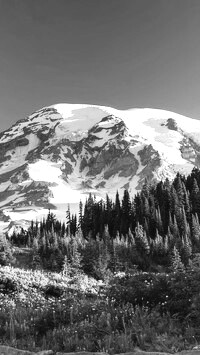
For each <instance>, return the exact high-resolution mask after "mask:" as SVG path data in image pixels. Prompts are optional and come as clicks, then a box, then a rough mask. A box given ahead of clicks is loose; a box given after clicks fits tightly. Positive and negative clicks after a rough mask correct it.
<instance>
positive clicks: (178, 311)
mask: <svg viewBox="0 0 200 355" xmlns="http://www.w3.org/2000/svg"><path fill="white" fill-rule="evenodd" d="M0 264H1V269H0V301H1V302H0V304H1V306H0V334H1V338H2V342H3V343H6V344H7V343H8V344H11V345H14V346H18V347H21V348H24V349H29V350H37V349H53V350H55V351H61V350H65V351H78V350H88V351H107V352H108V353H113V352H114V353H120V352H125V351H131V350H134V349H135V347H139V348H140V349H142V350H150V351H165V352H171V353H174V352H177V351H180V350H184V349H191V348H192V347H194V346H195V345H197V344H198V343H199V342H200V282H199V280H200V170H198V169H197V168H195V169H193V170H192V172H191V174H190V175H188V176H183V175H181V174H179V173H178V174H177V175H176V177H175V179H174V180H173V181H171V182H170V181H169V180H167V179H166V180H165V181H160V182H157V183H148V181H147V180H146V181H145V183H144V185H143V187H142V190H141V191H140V192H138V193H137V194H136V195H135V196H130V194H129V192H128V191H127V190H124V193H123V196H122V198H120V197H119V193H118V192H116V197H115V199H114V200H112V199H111V198H110V197H109V195H107V196H106V198H105V200H100V201H98V200H97V199H96V197H95V196H92V195H91V194H90V195H89V197H88V199H87V200H86V203H85V204H84V205H83V204H82V202H80V205H79V214H78V215H73V214H71V212H70V208H69V209H68V211H66V222H65V223H62V222H60V221H58V220H57V219H56V217H55V215H54V214H53V213H52V212H51V211H50V210H49V213H48V215H47V217H46V218H45V219H43V220H42V221H32V222H31V225H30V227H29V228H28V230H23V229H21V231H20V232H19V233H13V234H12V235H11V236H6V237H2V238H1V240H0ZM24 334H26V338H24Z"/></svg>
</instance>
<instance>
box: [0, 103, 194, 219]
mask: <svg viewBox="0 0 200 355" xmlns="http://www.w3.org/2000/svg"><path fill="white" fill-rule="evenodd" d="M194 166H200V121H198V120H193V119H191V118H188V117H185V116H182V115H179V114H176V113H174V112H171V111H165V110H161V109H151V108H136V109H129V110H117V109H115V108H112V107H106V106H97V105H88V104H76V105H74V104H64V103H61V104H56V105H52V106H49V107H43V108H42V109H40V110H38V111H36V112H34V113H32V114H31V115H30V116H28V117H27V118H25V119H23V120H20V121H18V122H16V124H14V125H13V126H12V127H11V128H10V129H8V130H6V131H5V132H3V133H1V134H0V168H1V169H0V207H1V208H2V210H6V211H7V212H5V213H7V215H9V216H11V215H13V214H14V212H13V211H11V212H9V209H10V208H11V209H12V208H14V209H20V208H22V206H23V208H24V209H26V210H27V209H29V210H33V209H35V211H38V209H39V208H46V207H49V206H51V207H52V206H57V207H59V206H58V205H59V203H64V202H65V201H66V204H67V203H68V202H69V203H72V202H76V203H77V202H78V201H79V200H80V199H82V200H83V201H84V198H85V196H87V195H88V193H89V192H92V193H95V194H96V195H97V196H99V198H101V197H105V195H106V193H108V194H110V195H111V196H114V195H115V193H116V190H118V191H119V193H123V189H124V188H127V189H129V191H130V192H131V193H132V194H134V193H135V192H136V191H137V190H138V189H140V188H141V186H142V184H143V182H144V179H145V178H148V179H149V180H157V179H160V178H162V179H164V178H166V177H168V178H173V177H174V175H175V174H176V172H177V171H180V172H181V173H184V174H187V173H189V172H190V171H191V170H192V168H193V167H194ZM15 215H16V214H15ZM13 218H14V217H13Z"/></svg>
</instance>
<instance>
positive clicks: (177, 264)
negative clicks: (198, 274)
mask: <svg viewBox="0 0 200 355" xmlns="http://www.w3.org/2000/svg"><path fill="white" fill-rule="evenodd" d="M171 270H172V271H183V270H184V265H183V263H182V261H181V257H180V254H179V251H178V249H177V248H176V246H174V248H173V251H172V255H171Z"/></svg>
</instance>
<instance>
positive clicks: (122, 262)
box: [11, 168, 200, 277]
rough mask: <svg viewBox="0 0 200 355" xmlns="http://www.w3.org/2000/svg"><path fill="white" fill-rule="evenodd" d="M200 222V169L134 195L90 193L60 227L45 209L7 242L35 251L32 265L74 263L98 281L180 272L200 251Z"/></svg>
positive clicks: (52, 266)
mask: <svg viewBox="0 0 200 355" xmlns="http://www.w3.org/2000/svg"><path fill="white" fill-rule="evenodd" d="M199 220H200V170H199V169H197V168H194V169H193V170H192V172H191V174H190V175H188V176H187V177H186V176H184V175H181V174H180V173H178V174H177V175H176V177H175V178H174V180H173V181H172V182H170V181H169V180H168V179H166V180H165V181H160V182H158V183H149V182H148V181H145V183H144V185H143V187H142V190H141V191H140V192H138V193H137V194H136V195H135V196H134V197H131V196H130V194H129V192H128V190H124V193H123V197H122V198H121V199H120V197H119V193H118V192H116V196H115V199H114V201H113V200H112V199H111V198H110V197H109V196H108V195H107V196H106V199H105V200H100V201H97V200H96V198H95V196H92V194H90V195H89V197H88V199H87V200H86V203H85V205H84V206H83V204H82V202H80V205H79V215H78V216H77V215H74V214H71V213H70V209H69V210H68V211H67V218H66V223H61V222H60V221H58V220H57V219H56V217H55V216H54V214H53V213H51V211H49V214H48V216H47V218H45V219H43V221H41V222H40V223H39V222H32V223H31V226H30V228H29V229H28V231H24V230H23V229H22V231H21V233H19V234H18V235H16V234H15V233H14V234H13V235H12V236H11V242H12V243H14V244H18V245H19V246H20V245H27V246H30V247H31V248H33V249H34V250H35V259H34V260H35V263H36V264H37V262H38V263H42V265H43V266H44V267H46V268H50V269H55V270H61V269H63V267H64V266H63V265H64V263H65V267H66V264H67V262H68V264H69V265H70V263H71V264H72V263H73V260H75V259H76V260H78V261H77V264H80V265H79V266H80V267H82V268H83V269H84V271H86V272H87V273H89V274H95V275H96V274H98V273H99V277H100V274H105V271H106V270H110V271H116V270H119V269H120V270H124V269H125V268H129V269H131V268H134V267H138V268H140V269H142V270H149V268H151V269H153V270H154V269H155V270H158V268H159V267H163V268H169V267H171V265H173V267H177V268H183V267H185V266H187V265H188V264H189V262H190V260H191V259H192V258H193V256H194V255H196V254H197V253H200V223H199ZM98 270H100V271H98ZM96 276H98V275H96Z"/></svg>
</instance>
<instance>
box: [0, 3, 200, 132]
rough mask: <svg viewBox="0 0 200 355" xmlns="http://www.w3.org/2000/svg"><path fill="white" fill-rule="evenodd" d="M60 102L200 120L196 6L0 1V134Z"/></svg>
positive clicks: (199, 17) (199, 19) (199, 13)
mask: <svg viewBox="0 0 200 355" xmlns="http://www.w3.org/2000/svg"><path fill="white" fill-rule="evenodd" d="M59 102H68V103H91V104H100V105H108V106H113V107H116V108H121V109H125V108H130V107H154V108H163V109H168V110H172V111H175V112H178V113H182V114H185V115H188V116H191V117H194V118H200V0H0V122H1V127H0V130H3V129H5V128H7V127H9V126H10V125H11V124H12V123H14V122H15V121H16V120H17V119H20V118H23V117H25V116H26V115H28V114H30V113H31V112H33V111H35V110H37V109H39V108H41V107H43V106H46V105H52V104H55V103H59Z"/></svg>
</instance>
